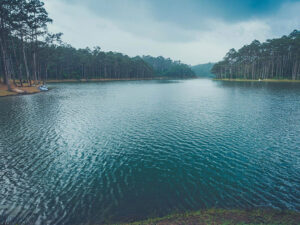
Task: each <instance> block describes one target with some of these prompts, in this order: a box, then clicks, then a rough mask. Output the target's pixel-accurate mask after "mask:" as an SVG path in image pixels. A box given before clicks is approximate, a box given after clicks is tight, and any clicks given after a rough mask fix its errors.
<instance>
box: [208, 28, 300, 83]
mask: <svg viewBox="0 0 300 225" xmlns="http://www.w3.org/2000/svg"><path fill="white" fill-rule="evenodd" d="M212 73H214V74H216V76H217V78H220V79H224V78H226V79H236V78H242V79H253V80H254V79H291V80H299V79H300V31H298V30H294V31H293V32H292V33H291V34H290V35H288V36H283V37H281V38H276V39H270V40H267V41H266V42H264V43H260V42H259V41H257V40H255V41H253V42H252V43H251V44H250V45H245V46H244V47H242V48H241V49H239V50H238V51H236V50H235V49H231V50H230V51H229V52H228V53H227V54H226V56H225V58H224V59H223V61H221V62H218V63H217V64H215V65H214V67H213V68H212Z"/></svg>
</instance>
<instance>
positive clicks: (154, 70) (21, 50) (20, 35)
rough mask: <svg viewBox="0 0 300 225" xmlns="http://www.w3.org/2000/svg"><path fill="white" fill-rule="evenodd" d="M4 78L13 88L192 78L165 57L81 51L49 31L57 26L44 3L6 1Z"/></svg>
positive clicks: (1, 44)
mask: <svg viewBox="0 0 300 225" xmlns="http://www.w3.org/2000/svg"><path fill="white" fill-rule="evenodd" d="M0 1H1V4H0V50H1V54H0V78H1V77H2V79H1V80H2V82H3V83H5V84H6V85H7V87H8V90H9V89H10V85H11V82H13V83H14V85H16V86H17V83H18V85H19V86H23V83H28V84H29V85H30V86H31V85H33V84H38V83H40V82H42V81H43V82H44V81H46V80H48V79H56V80H62V79H78V80H79V79H86V80H88V79H146V78H147V79H148V78H149V79H152V78H157V77H170V78H187V77H194V76H195V74H194V73H193V71H192V70H191V69H190V67H189V66H188V65H185V64H183V63H181V62H178V61H172V60H171V59H165V58H163V57H157V58H154V57H150V56H144V57H139V56H136V57H129V56H127V55H123V54H121V53H116V52H104V51H101V48H100V47H94V48H93V49H90V48H85V49H76V48H74V47H72V46H71V45H69V44H67V43H64V42H63V41H62V39H61V37H62V33H57V34H53V33H50V32H49V31H48V24H49V23H52V22H53V21H52V19H51V18H49V16H48V13H47V11H46V9H45V7H44V2H43V1H40V0H0Z"/></svg>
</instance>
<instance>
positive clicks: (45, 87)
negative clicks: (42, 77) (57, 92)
mask: <svg viewBox="0 0 300 225" xmlns="http://www.w3.org/2000/svg"><path fill="white" fill-rule="evenodd" d="M39 89H40V91H49V89H48V87H47V86H46V85H42V86H40V87H39Z"/></svg>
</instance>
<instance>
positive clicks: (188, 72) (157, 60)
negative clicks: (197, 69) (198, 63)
mask: <svg viewBox="0 0 300 225" xmlns="http://www.w3.org/2000/svg"><path fill="white" fill-rule="evenodd" d="M142 59H143V60H144V61H145V62H146V63H147V64H148V65H149V66H150V67H151V68H153V70H154V75H155V76H158V77H170V78H193V77H196V75H195V73H194V72H193V70H192V69H191V68H190V66H188V65H186V64H184V63H181V62H180V61H173V60H171V59H170V58H164V57H162V56H159V57H152V56H149V55H147V56H143V57H142Z"/></svg>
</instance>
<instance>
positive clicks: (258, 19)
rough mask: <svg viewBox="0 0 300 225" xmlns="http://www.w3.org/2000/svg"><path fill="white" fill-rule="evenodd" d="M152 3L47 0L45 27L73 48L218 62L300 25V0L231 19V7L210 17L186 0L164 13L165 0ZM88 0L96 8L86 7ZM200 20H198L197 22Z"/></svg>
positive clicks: (116, 0) (264, 6)
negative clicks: (230, 52)
mask: <svg viewBox="0 0 300 225" xmlns="http://www.w3.org/2000/svg"><path fill="white" fill-rule="evenodd" d="M232 1H233V0H229V1H228V3H230V2H232ZM154 2H155V1H145V0H140V1H133V0H124V1H120V0H115V1H111V0H109V1H108V0H100V1H95V0H86V1H76V0H75V1H74V0H73V1H72V2H71V0H64V1H61V0H47V1H46V2H45V3H46V8H47V10H48V12H49V15H50V17H51V18H53V19H54V23H53V24H52V25H51V26H50V28H49V29H50V30H51V31H53V32H63V33H64V37H63V39H64V41H66V42H67V43H70V44H72V45H74V46H75V47H80V48H83V47H86V46H89V47H93V46H97V45H99V46H100V47H101V48H102V49H103V50H105V51H117V52H122V53H124V54H128V55H129V56H136V55H148V54H149V55H153V56H159V55H162V56H164V57H170V58H172V59H175V60H181V61H183V62H185V63H188V64H197V63H205V62H209V61H210V62H215V61H219V60H220V59H222V57H223V56H224V55H225V54H226V52H227V51H228V50H229V49H230V48H233V47H234V48H240V47H242V46H243V45H244V44H247V43H250V42H251V41H252V40H254V39H258V40H260V41H264V40H266V39H267V38H273V37H274V36H281V35H283V34H288V33H289V32H291V31H292V30H293V29H295V28H299V27H300V18H299V17H300V16H299V13H298V12H299V10H300V2H287V3H284V4H279V2H281V1H276V0H275V1H274V5H275V6H274V7H271V6H268V5H263V6H257V7H258V9H256V12H252V14H251V13H248V14H249V15H248V16H240V17H239V16H235V18H229V16H226V15H227V14H228V13H229V12H230V9H228V12H227V11H226V10H225V11H226V12H222V13H220V14H221V16H216V13H217V12H214V13H213V16H212V15H210V16H208V15H201V16H198V14H197V13H195V12H198V11H199V7H198V6H197V4H198V3H197V1H196V2H195V1H191V0H190V1H189V0H187V2H188V3H190V4H186V5H185V6H183V5H182V2H183V1H178V0H173V1H172V2H173V4H171V2H169V3H170V4H169V9H170V10H169V11H165V14H166V15H163V14H162V13H163V11H164V9H166V7H167V6H168V5H166V4H167V3H168V0H165V1H161V2H164V4H161V5H160V6H161V8H160V9H157V7H158V5H157V4H154ZM203 2H205V1H204V0H203ZM207 2H208V1H207ZM219 2H220V4H221V1H219ZM222 2H224V1H222ZM239 2H240V1H239ZM245 2H248V3H249V2H253V1H248V0H246V1H245ZM254 2H255V1H254ZM267 2H268V1H267ZM100 3H102V5H101V4H100ZM93 4H94V6H95V7H94V8H91V6H93ZM223 4H224V3H223ZM249 4H250V3H249ZM100 6H102V7H100ZM99 7H100V8H99ZM180 7H182V8H181V10H178V8H180ZM214 7H215V6H213V5H210V6H209V4H208V6H207V8H206V9H207V10H208V11H210V10H212V8H214ZM236 7H238V6H236ZM191 8H193V9H191ZM240 8H241V11H246V9H243V7H240ZM245 8H247V7H245ZM248 8H249V7H248ZM248 8H247V9H248ZM202 10H204V9H202ZM248 10H249V9H248ZM261 10H262V11H263V10H265V11H266V15H262V14H261V12H260V11H261ZM216 11H217V10H216ZM250 11H251V10H250ZM167 12H168V13H167ZM176 13H177V14H176ZM206 14H209V13H206ZM253 15H256V16H253ZM226 17H228V18H226ZM199 18H202V19H201V20H200V21H196V20H199ZM194 20H195V21H194ZM193 21H194V22H193Z"/></svg>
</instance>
